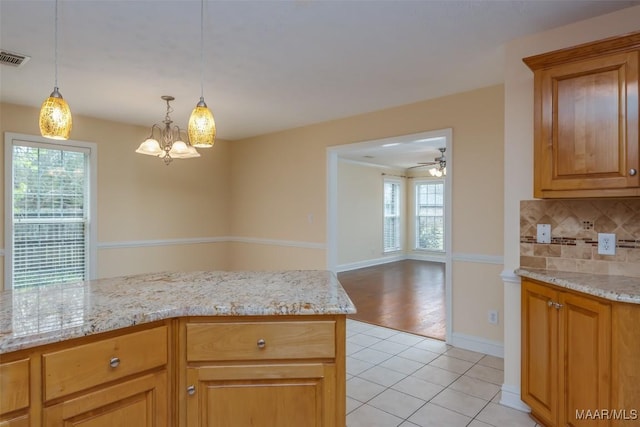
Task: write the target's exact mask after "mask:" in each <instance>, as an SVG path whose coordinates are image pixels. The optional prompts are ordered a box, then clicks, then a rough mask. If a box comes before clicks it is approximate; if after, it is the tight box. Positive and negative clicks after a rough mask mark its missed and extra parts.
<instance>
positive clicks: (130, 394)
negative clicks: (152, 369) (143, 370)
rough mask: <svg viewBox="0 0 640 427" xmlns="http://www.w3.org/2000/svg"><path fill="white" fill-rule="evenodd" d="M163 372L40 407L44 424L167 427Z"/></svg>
mask: <svg viewBox="0 0 640 427" xmlns="http://www.w3.org/2000/svg"><path fill="white" fill-rule="evenodd" d="M168 384H169V382H168V379H167V372H166V371H160V372H156V373H153V374H149V375H144V376H142V377H137V378H134V379H130V380H126V381H123V382H120V383H118V384H116V385H113V386H110V387H104V388H101V389H99V390H97V391H94V392H90V393H86V394H82V395H80V396H78V397H74V398H71V399H67V400H64V401H63V402H61V403H58V404H55V405H53V406H48V407H46V408H45V409H44V413H43V423H42V425H43V426H45V427H54V426H68V427H71V426H82V427H112V426H136V427H138V426H139V427H160V426H169V425H171V423H170V422H169V405H168V402H169V401H168V399H167V392H168Z"/></svg>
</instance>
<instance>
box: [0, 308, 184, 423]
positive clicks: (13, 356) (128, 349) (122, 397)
mask: <svg viewBox="0 0 640 427" xmlns="http://www.w3.org/2000/svg"><path fill="white" fill-rule="evenodd" d="M172 329H173V328H172V321H165V322H157V323H154V324H149V325H145V326H136V327H132V328H126V329H123V330H119V331H113V332H108V333H103V334H98V335H93V336H89V337H84V338H78V339H75V340H70V341H63V342H60V343H56V344H49V345H44V346H40V347H34V348H30V349H26V350H20V351H17V352H14V353H8V354H2V355H0V427H27V426H31V427H35V426H47V427H49V426H50V427H53V426H63V425H64V426H69V427H70V426H82V427H100V426H105V427H107V426H125V425H126V426H129V425H131V426H146V427H164V426H170V425H174V424H175V423H174V422H173V420H172V418H171V417H173V416H174V414H175V411H174V410H173V405H171V397H170V396H171V395H172V392H173V387H172V383H173V377H172V376H173V372H174V369H173V367H172V366H171V365H172V362H173V359H172V354H173V349H172V344H171V343H172V342H173V340H172Z"/></svg>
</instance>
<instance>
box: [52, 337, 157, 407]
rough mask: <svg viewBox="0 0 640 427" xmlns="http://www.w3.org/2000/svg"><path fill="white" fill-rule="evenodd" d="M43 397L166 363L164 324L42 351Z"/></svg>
mask: <svg viewBox="0 0 640 427" xmlns="http://www.w3.org/2000/svg"><path fill="white" fill-rule="evenodd" d="M42 358H43V368H44V394H45V400H50V399H55V398H57V397H60V396H65V395H67V394H70V393H74V392H76V391H80V390H84V389H87V388H90V387H94V386H96V385H100V384H102V383H106V382H109V381H113V380H116V379H119V378H123V377H125V376H128V375H131V374H135V373H138V372H142V371H145V370H148V369H152V368H155V367H158V366H162V365H165V364H166V363H167V327H166V326H161V327H158V328H154V329H149V330H146V331H141V332H134V333H130V334H126V335H122V336H118V337H114V338H109V339H104V340H101V341H96V342H93V343H90V344H84V345H79V346H74V347H72V348H69V349H65V350H60V351H56V352H52V353H45V354H43V356H42Z"/></svg>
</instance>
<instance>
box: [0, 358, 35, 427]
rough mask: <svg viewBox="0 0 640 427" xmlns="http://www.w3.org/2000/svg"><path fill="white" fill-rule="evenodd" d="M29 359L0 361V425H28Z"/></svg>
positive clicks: (10, 426) (0, 426) (12, 426)
mask: <svg viewBox="0 0 640 427" xmlns="http://www.w3.org/2000/svg"><path fill="white" fill-rule="evenodd" d="M29 372H30V359H29V358H22V359H18V360H13V361H10V362H3V363H0V427H23V426H24V427H26V426H28V425H29V398H30V397H29V396H30V390H31V389H30V386H29V384H30V374H29Z"/></svg>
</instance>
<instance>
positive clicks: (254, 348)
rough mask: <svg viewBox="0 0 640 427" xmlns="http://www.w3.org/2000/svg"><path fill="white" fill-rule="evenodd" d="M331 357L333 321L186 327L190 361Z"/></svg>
mask: <svg viewBox="0 0 640 427" xmlns="http://www.w3.org/2000/svg"><path fill="white" fill-rule="evenodd" d="M333 357H335V322H333V321H317V322H255V323H189V324H187V360H188V361H192V362H195V361H225V360H265V359H300V358H333Z"/></svg>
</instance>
